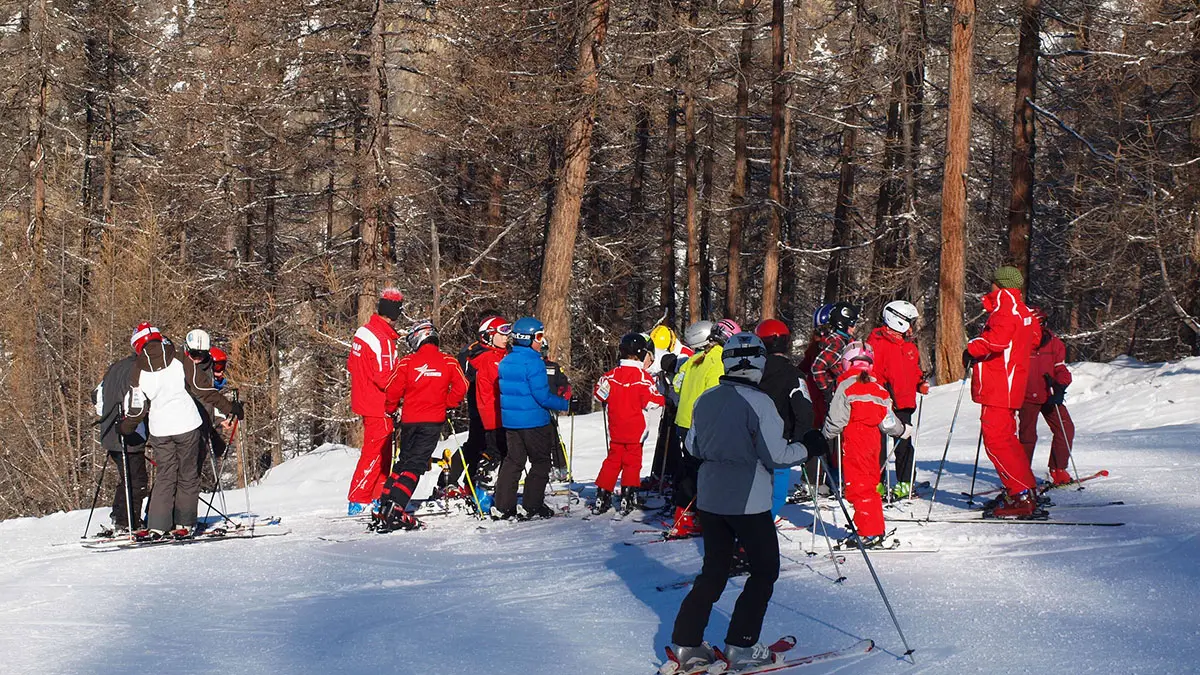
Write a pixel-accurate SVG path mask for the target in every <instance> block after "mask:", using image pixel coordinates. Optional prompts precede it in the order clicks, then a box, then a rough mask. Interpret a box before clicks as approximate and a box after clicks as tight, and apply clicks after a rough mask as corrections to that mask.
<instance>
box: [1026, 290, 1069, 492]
mask: <svg viewBox="0 0 1200 675" xmlns="http://www.w3.org/2000/svg"><path fill="white" fill-rule="evenodd" d="M1029 311H1030V312H1032V313H1033V318H1034V319H1035V320H1036V321H1037V323H1038V325H1039V326H1041V329H1042V339H1041V340H1040V341H1039V342H1038V343H1037V344H1036V345H1035V346H1034V348H1033V353H1032V354H1030V356H1029V381H1028V383H1027V384H1026V386H1025V405H1023V406H1021V414H1020V419H1021V425H1020V438H1021V445H1023V446H1025V454H1026V455H1028V456H1029V464H1030V468H1031V469H1032V467H1033V450H1034V448H1035V447H1036V446H1037V421H1038V416H1039V415H1041V416H1042V417H1044V418H1046V424H1048V425H1050V433H1051V434H1052V435H1053V439H1054V440H1053V441H1052V442H1051V444H1050V480H1051V481H1053V482H1054V484H1055V485H1063V484H1066V483H1070V482H1071V480H1072V479H1071V474H1070V473H1068V472H1067V462H1068V461H1069V460H1070V457H1071V446H1072V444H1073V443H1074V442H1075V423H1074V422H1072V421H1071V414H1070V413H1069V412H1067V406H1065V405H1063V396H1064V395H1065V394H1066V391H1067V386H1069V385H1070V384H1071V371H1069V370H1067V363H1066V361H1067V346H1066V345H1064V344H1063V341H1062V340H1060V339H1058V336H1057V335H1055V334H1054V333H1052V332H1050V329H1049V328H1047V327H1046V314H1045V313H1044V312H1043V311H1042V310H1040V309H1038V308H1036V307H1030V308H1029Z"/></svg>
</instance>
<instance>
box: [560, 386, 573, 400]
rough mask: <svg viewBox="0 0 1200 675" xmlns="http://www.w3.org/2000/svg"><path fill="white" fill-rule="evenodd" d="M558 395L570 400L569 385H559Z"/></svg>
mask: <svg viewBox="0 0 1200 675" xmlns="http://www.w3.org/2000/svg"><path fill="white" fill-rule="evenodd" d="M558 395H559V396H561V397H562V398H565V399H567V400H568V401H570V400H571V387H570V386H569V385H568V386H566V387H559V388H558Z"/></svg>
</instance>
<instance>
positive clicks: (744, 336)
mask: <svg viewBox="0 0 1200 675" xmlns="http://www.w3.org/2000/svg"><path fill="white" fill-rule="evenodd" d="M721 363H722V365H724V366H725V373H726V374H732V373H736V372H739V371H743V370H757V371H759V372H762V370H763V369H764V368H766V367H767V347H766V345H764V344H763V341H762V338H760V337H758V336H757V335H755V334H754V333H738V334H736V335H732V336H730V338H729V339H728V340H726V341H725V351H723V352H721Z"/></svg>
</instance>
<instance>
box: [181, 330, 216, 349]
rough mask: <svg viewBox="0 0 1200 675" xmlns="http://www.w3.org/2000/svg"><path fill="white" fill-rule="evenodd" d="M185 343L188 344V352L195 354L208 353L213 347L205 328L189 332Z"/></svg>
mask: <svg viewBox="0 0 1200 675" xmlns="http://www.w3.org/2000/svg"><path fill="white" fill-rule="evenodd" d="M184 343H185V344H187V348H188V351H193V352H206V351H208V348H209V347H210V346H211V345H212V341H211V340H210V339H209V337H208V333H207V332H206V331H205V330H204V329H203V328H193V329H192V330H190V331H188V334H187V338H185V339H184Z"/></svg>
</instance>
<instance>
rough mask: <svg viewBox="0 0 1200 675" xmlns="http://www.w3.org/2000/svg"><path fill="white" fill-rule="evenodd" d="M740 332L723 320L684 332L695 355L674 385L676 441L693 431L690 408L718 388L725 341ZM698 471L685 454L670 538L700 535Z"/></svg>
mask: <svg viewBox="0 0 1200 675" xmlns="http://www.w3.org/2000/svg"><path fill="white" fill-rule="evenodd" d="M740 332H742V328H741V326H739V325H738V324H737V322H736V321H733V320H732V319H722V320H720V321H718V322H717V323H715V324H714V323H713V322H712V321H697V322H696V323H693V324H692V325H690V326H688V327H687V330H685V331H683V343H684V344H685V345H687V346H688V347H689V348H691V349H693V350H695V352H696V354H695V355H694V356H692V357H691V358H689V359H688V360H687V361H686V362H684V364H683V365H682V366H680V368H679V373H678V374H677V375H676V376H675V382H674V383H673V385H674V388H675V391H676V392H677V393H678V394H679V407H678V409H677V410H676V412H675V426H677V427H678V429H677V430H676V431H677V432H678V435H679V438H687V433H688V430H689V429H691V428H692V407H693V406H695V405H696V399H698V398H700V394H703V393H704V392H706V391H708V390H709V389H712V388H713V387H715V386H717V384H718V382H719V381H720V379H721V376H722V375H724V374H725V366H724V365H722V363H721V355H722V352H723V350H724V347H723V345H724V344H725V341H726V340H728V339H729V338H730V337H732V336H734V335H737V334H738V333H740ZM699 469H700V462H699V460H697V459H695V458H694V457H692V456H691V455H690V454H689V453H687V452H684V453H683V465H682V467H681V468H680V471H679V475H678V476H676V477H675V522H674V526H673V527H672V528H671V531H670V532H669V533H668V536H670V537H691V536H695V535H698V534H700V527H699V525H698V524H697V521H696V518H695V506H696V504H695V501H696V475H697V472H698V471H699Z"/></svg>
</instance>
